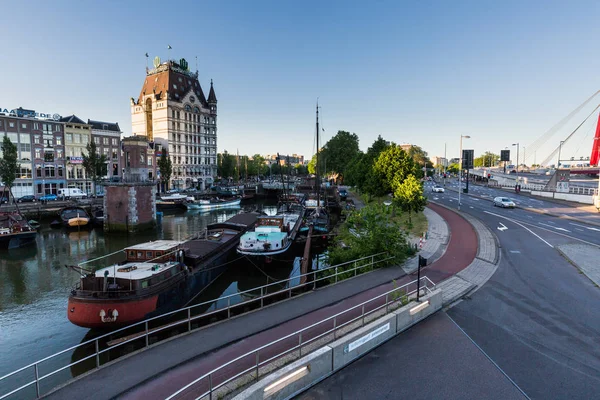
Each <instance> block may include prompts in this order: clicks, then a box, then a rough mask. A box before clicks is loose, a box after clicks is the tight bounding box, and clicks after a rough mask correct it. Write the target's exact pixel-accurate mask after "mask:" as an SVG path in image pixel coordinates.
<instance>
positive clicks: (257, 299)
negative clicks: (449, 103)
mask: <svg viewBox="0 0 600 400" xmlns="http://www.w3.org/2000/svg"><path fill="white" fill-rule="evenodd" d="M386 254H387V253H386V252H382V253H377V254H373V255H370V256H367V257H362V258H358V259H356V260H351V261H348V262H345V263H341V264H337V265H333V266H329V267H327V268H323V269H319V270H315V271H311V272H308V273H305V274H299V275H296V276H294V277H290V278H287V279H283V280H280V281H277V282H273V283H269V284H267V285H263V286H259V287H256V288H253V289H250V290H246V291H243V292H237V293H235V294H231V295H227V296H223V297H219V298H217V299H213V300H209V301H205V302H202V303H199V304H195V305H192V306H188V307H185V308H181V309H178V310H175V311H171V312H168V313H165V314H162V315H159V316H156V317H153V318H149V319H146V320H144V321H141V322H137V323H135V324H132V325H128V326H126V327H123V328H120V329H117V330H115V331H112V332H110V333H106V334H104V335H101V336H98V337H96V338H94V339H90V340H87V341H85V342H83V343H80V344H77V345H75V346H71V347H69V348H67V349H65V350H62V351H60V352H58V353H54V354H52V355H50V356H48V357H45V358H42V359H41V360H38V361H36V362H33V363H31V364H29V365H26V366H24V367H22V368H19V369H17V370H16V371H13V372H11V373H9V374H6V375H4V376H2V377H0V387H7V384H6V381H7V379H8V378H10V377H14V376H16V375H17V374H19V373H21V372H23V373H24V371H26V370H32V372H33V377H34V379H33V380H31V381H28V382H27V383H25V384H23V385H21V386H19V387H18V388H16V389H14V390H12V391H10V392H8V393H5V394H1V393H0V400H2V399H5V398H7V397H8V396H10V395H13V394H15V393H17V392H20V391H21V390H24V389H26V388H28V387H31V386H33V385H35V390H36V397H40V396H41V395H42V394H43V393H42V391H41V389H40V382H41V381H43V380H45V379H48V378H50V377H51V376H54V375H56V374H57V373H59V372H61V371H63V370H65V369H67V368H71V367H73V366H75V365H78V364H80V363H83V362H85V361H87V360H91V359H95V365H94V366H93V367H92V368H90V369H89V370H94V369H96V368H99V367H100V366H101V365H102V364H104V363H105V362H104V363H103V362H101V356H103V355H104V356H105V357H109V356H110V355H109V354H106V353H108V352H110V351H112V352H113V353H114V349H117V348H122V346H125V345H126V344H129V343H132V342H134V341H141V340H142V339H143V342H142V344H143V346H142V348H144V347H148V346H149V345H150V344H154V343H156V342H158V341H161V340H163V339H166V337H165V338H160V337H153V341H152V343H151V340H150V337H151V335H156V334H157V333H160V332H163V331H165V330H167V329H171V328H175V327H179V326H182V325H184V324H185V325H186V331H185V332H190V331H192V330H194V329H197V328H199V327H200V325H198V326H196V327H193V326H192V322H194V321H197V320H199V319H202V318H206V317H210V316H212V315H216V314H225V313H226V315H227V318H229V317H231V313H232V310H233V309H235V308H238V307H243V306H246V305H249V304H252V303H254V304H256V305H258V308H262V307H264V305H265V299H268V298H270V297H276V296H281V295H283V294H285V295H287V297H290V298H291V297H292V296H293V291H295V290H297V289H299V288H303V287H310V286H312V287H313V289H314V288H316V285H317V283H318V282H322V281H326V280H331V281H332V282H331V283H332V284H335V283H337V282H338V281H339V277H340V276H342V275H353V276H356V275H357V274H358V272H359V270H361V269H362V270H365V271H363V272H366V271H368V270H369V269H370V270H371V271H372V270H374V269H375V267H376V266H378V265H382V264H383V263H385V262H386V261H390V260H392V259H394V257H383V258H381V259H376V258H378V257H381V256H385V255H386ZM349 265H352V266H351V267H350V268H347V269H343V267H346V266H349ZM363 272H361V273H363ZM327 274H329V275H327ZM319 275H321V276H319ZM310 277H312V280H309V279H307V278H310ZM303 278H305V279H303ZM293 280H299V283H298V284H297V285H295V286H292V285H290V282H291V281H293ZM303 280H305V281H304V282H303ZM282 285H287V287H284V288H283V289H282V288H281V287H282ZM273 288H275V291H273V292H269V290H273ZM258 293H260V295H258ZM244 295H246V296H247V297H249V299H246V300H244V299H243V297H244ZM236 298H237V300H240V301H237V302H236ZM225 301H226V302H227V304H226V305H225V306H223V307H219V303H224V302H225ZM206 306H208V307H209V308H208V310H207V311H206V312H201V311H200V312H199V313H197V314H196V313H194V311H198V310H199V309H201V308H202V307H206ZM213 307H214V309H212V310H211V308H213ZM176 314H182V315H181V317H182V318H181V319H179V320H176V321H165V322H166V325H158V326H154V325H155V324H156V322H157V321H159V320H160V319H165V318H174V317H175V316H176ZM132 330H136V331H135V332H133V333H131V332H130V333H129V334H126V332H128V331H132ZM116 334H122V335H121V336H120V337H116V338H115V335H116ZM171 337H172V336H169V338H171ZM108 340H110V342H109V343H106V344H105V343H104V342H106V341H108ZM117 342H118V343H117ZM110 343H115V344H114V345H110ZM92 345H93V348H94V351H93V353H92V354H88V355H86V356H84V357H82V358H80V359H78V360H77V361H75V362H71V363H69V364H67V365H64V366H61V367H59V368H57V369H54V370H52V371H50V372H48V373H46V374H40V365H41V364H43V363H47V362H49V361H51V360H55V359H56V358H57V357H59V356H63V357H64V355H65V354H67V353H69V352H71V351H76V350H77V349H79V348H85V347H91V346H92ZM138 350H139V348H133V349H129V350H127V349H125V350H124V353H122V354H118V355H116V358H118V357H122V356H123V355H126V354H129V353H131V352H134V351H138ZM114 356H115V355H114V354H113V357H114ZM89 370H86V372H87V371H89ZM69 378H70V377H69ZM69 378H67V380H68V379H69ZM58 384H60V382H59V383H56V384H55V385H54V386H57V385H58Z"/></svg>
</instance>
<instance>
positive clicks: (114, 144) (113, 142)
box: [112, 138, 118, 146]
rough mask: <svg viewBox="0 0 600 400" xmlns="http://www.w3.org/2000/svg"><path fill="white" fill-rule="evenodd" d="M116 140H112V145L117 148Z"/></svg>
mask: <svg viewBox="0 0 600 400" xmlns="http://www.w3.org/2000/svg"><path fill="white" fill-rule="evenodd" d="M117 144H118V143H117V138H112V145H113V146H117Z"/></svg>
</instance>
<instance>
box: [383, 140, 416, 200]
mask: <svg viewBox="0 0 600 400" xmlns="http://www.w3.org/2000/svg"><path fill="white" fill-rule="evenodd" d="M374 172H375V173H376V174H377V175H378V177H379V179H380V182H381V185H382V187H381V191H383V193H389V192H392V191H393V186H392V184H393V183H395V182H402V181H404V179H406V178H407V177H408V176H409V175H416V168H415V163H414V161H413V159H412V158H411V157H409V155H408V154H407V153H406V152H405V151H404V150H402V148H401V147H400V146H398V145H396V144H392V145H390V146H389V147H388V148H387V149H386V150H384V151H382V152H381V153H380V154H379V157H378V158H377V160H376V161H375V164H374ZM381 191H380V192H379V193H381Z"/></svg>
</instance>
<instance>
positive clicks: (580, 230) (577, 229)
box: [575, 228, 583, 232]
mask: <svg viewBox="0 0 600 400" xmlns="http://www.w3.org/2000/svg"><path fill="white" fill-rule="evenodd" d="M575 230H576V231H579V232H583V229H579V228H575Z"/></svg>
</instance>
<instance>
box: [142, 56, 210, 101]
mask: <svg viewBox="0 0 600 400" xmlns="http://www.w3.org/2000/svg"><path fill="white" fill-rule="evenodd" d="M189 91H191V92H193V93H194V94H195V95H196V98H197V99H198V102H199V103H201V104H202V105H204V106H206V105H207V102H206V97H205V96H204V92H203V91H202V87H201V86H200V82H199V81H198V74H192V73H190V72H189V71H184V70H183V69H182V68H181V67H180V66H179V64H177V63H176V62H175V61H167V62H166V63H163V64H161V65H160V66H159V67H158V68H156V69H154V70H151V71H150V72H149V73H148V75H146V80H145V81H144V84H143V85H142V90H141V91H140V96H139V97H138V103H140V102H141V101H142V98H143V97H144V96H145V95H148V94H151V93H154V95H155V96H156V99H165V98H166V94H167V93H168V96H169V97H168V100H175V101H181V100H182V99H183V98H184V97H185V95H186V94H187V93H188V92H189Z"/></svg>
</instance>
